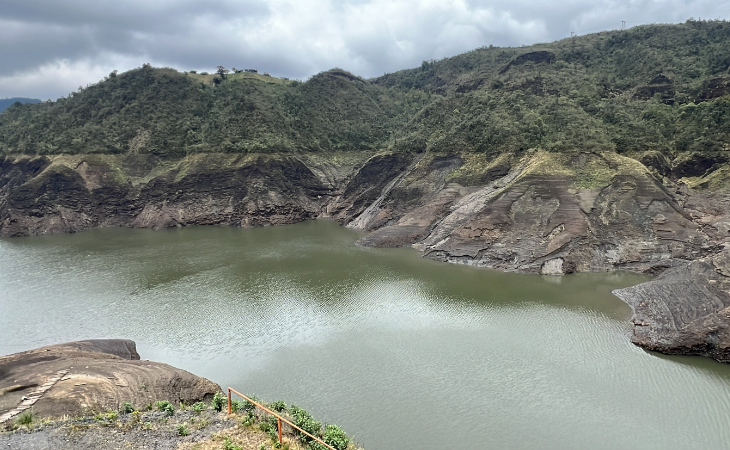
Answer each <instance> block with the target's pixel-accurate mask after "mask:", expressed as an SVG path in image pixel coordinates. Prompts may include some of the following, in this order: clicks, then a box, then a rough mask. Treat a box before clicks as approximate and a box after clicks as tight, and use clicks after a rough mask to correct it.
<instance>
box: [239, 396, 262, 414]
mask: <svg viewBox="0 0 730 450" xmlns="http://www.w3.org/2000/svg"><path fill="white" fill-rule="evenodd" d="M250 398H251V400H253V401H255V402H257V403H261V402H260V401H259V399H258V398H256V396H255V395H252V396H251V397H250ZM241 409H243V411H245V412H247V413H249V414H250V413H252V412H253V410H254V409H256V405H255V404H253V403H252V402H249V401H248V400H244V401H243V407H242V408H241Z"/></svg>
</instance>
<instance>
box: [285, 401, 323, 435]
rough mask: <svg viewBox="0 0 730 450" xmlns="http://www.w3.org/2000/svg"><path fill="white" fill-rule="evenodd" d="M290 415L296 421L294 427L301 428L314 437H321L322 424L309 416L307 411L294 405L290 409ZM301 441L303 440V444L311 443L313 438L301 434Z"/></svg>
mask: <svg viewBox="0 0 730 450" xmlns="http://www.w3.org/2000/svg"><path fill="white" fill-rule="evenodd" d="M289 413H290V414H291V415H292V418H293V419H294V420H293V422H294V425H296V426H298V427H299V428H301V429H302V430H304V431H306V432H307V433H309V434H311V435H313V436H320V435H321V433H322V424H321V423H320V422H317V421H316V420H314V418H313V417H312V415H311V414H309V413H308V412H307V411H305V410H303V409H302V408H300V407H298V406H296V405H292V406H291V408H289ZM299 439H300V440H302V442H310V441H311V440H312V438H310V437H309V436H307V435H306V434H302V433H300V434H299Z"/></svg>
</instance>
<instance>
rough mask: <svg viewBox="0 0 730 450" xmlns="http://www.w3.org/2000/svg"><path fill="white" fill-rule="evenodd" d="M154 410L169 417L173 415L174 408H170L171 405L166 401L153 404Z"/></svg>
mask: <svg viewBox="0 0 730 450" xmlns="http://www.w3.org/2000/svg"><path fill="white" fill-rule="evenodd" d="M155 408H156V409H157V410H158V411H162V412H164V413H165V414H167V415H168V416H170V417H172V416H174V415H175V407H174V406H172V403H170V402H168V401H167V400H160V401H157V402H155Z"/></svg>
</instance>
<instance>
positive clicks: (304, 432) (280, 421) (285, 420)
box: [228, 387, 337, 450]
mask: <svg viewBox="0 0 730 450" xmlns="http://www.w3.org/2000/svg"><path fill="white" fill-rule="evenodd" d="M231 393H234V394H236V395H238V396H239V397H241V398H243V399H244V400H246V401H247V402H249V403H252V404H254V405H256V407H257V408H259V409H261V410H263V411H266V412H267V413H269V414H271V415H272V416H274V417H276V418H277V419H278V428H279V430H278V431H279V444H283V442H282V440H281V424H282V422H283V423H285V424H287V425H289V426H290V427H292V428H294V429H295V430H298V431H299V432H300V433H302V434H305V435H307V436H309V437H310V438H312V439H313V440H315V441H317V442H319V443H320V444H322V445H324V446H325V447H327V448H328V449H330V450H337V449H336V448H334V447H332V446H331V445H329V444H327V443H326V442H324V441H323V440H322V439H320V438H318V437H317V436H313V435H311V434H309V433H307V432H306V431H304V430H302V429H301V428H299V427H298V426H296V425H294V424H293V423H291V422H290V421H288V420H287V419H285V418H283V417H281V415H279V414H277V413H275V412H274V411H272V410H270V409H269V408H267V407H266V406H264V405H262V404H261V403H258V402H256V401H254V400H251V399H250V398H248V397H246V396H245V395H243V394H241V393H240V392H238V391H237V390H235V389H233V388H230V387H229V388H228V414H231V412H232V411H231Z"/></svg>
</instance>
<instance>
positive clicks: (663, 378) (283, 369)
mask: <svg viewBox="0 0 730 450" xmlns="http://www.w3.org/2000/svg"><path fill="white" fill-rule="evenodd" d="M360 236H361V234H360V233H358V232H356V231H353V230H349V229H346V228H343V227H340V226H339V225H337V224H336V223H334V222H330V221H322V220H319V221H311V222H306V223H302V224H297V225H291V226H281V227H266V228H256V229H240V228H232V227H190V228H180V229H172V230H165V231H150V230H133V229H102V230H92V231H88V232H84V233H79V234H74V235H55V236H42V237H30V238H16V239H3V240H0V337H1V338H2V339H0V354H3V355H5V354H9V353H14V352H18V351H22V350H28V349H31V348H35V347H39V346H43V345H48V344H54V343H61V342H65V341H72V340H79V339H91V338H128V339H132V340H134V341H136V342H137V349H138V351H139V353H140V355H141V356H142V358H143V359H150V360H157V361H162V362H166V363H169V364H171V365H174V366H177V367H180V368H183V369H185V370H188V371H190V372H192V373H195V374H197V375H201V376H204V377H206V378H209V379H211V380H212V381H214V382H216V383H218V384H220V385H221V386H222V387H223V388H224V389H225V388H226V387H227V386H231V387H233V388H235V389H237V390H239V391H241V392H243V393H245V394H250V395H251V394H252V395H256V396H258V397H259V398H261V399H264V400H266V401H274V400H279V399H283V400H285V401H286V402H287V403H295V404H297V405H298V406H301V407H303V408H304V409H306V410H308V411H309V412H311V413H312V414H313V415H314V417H315V418H317V419H318V420H321V421H323V422H327V423H337V424H338V425H340V426H341V427H342V428H343V429H345V430H346V431H347V432H348V433H349V434H350V435H352V436H354V438H355V440H356V441H357V442H358V443H359V444H360V445H362V446H363V447H364V448H365V449H366V450H390V449H433V450H443V449H448V448H479V449H482V448H483V449H488V448H493V449H587V448H590V449H621V448H631V449H634V450H636V449H719V448H728V446H730V365H723V364H720V363H717V362H714V361H712V360H710V359H707V358H700V357H668V356H663V355H659V354H655V353H650V352H646V351H644V350H642V349H640V348H638V347H636V346H634V345H633V344H631V342H630V338H631V332H632V328H631V324H630V322H629V319H630V317H631V310H630V308H629V307H628V306H627V305H625V304H624V303H623V302H621V301H620V300H619V299H618V298H616V297H614V296H613V295H612V294H611V290H613V289H616V288H619V287H624V286H630V285H633V284H637V283H640V282H642V281H645V280H647V279H648V278H646V277H643V276H640V275H635V274H627V273H606V274H579V275H569V276H565V277H541V276H537V275H520V274H507V273H500V272H496V271H492V270H487V269H478V268H474V267H469V266H463V265H454V264H445V263H438V262H434V261H431V260H428V259H425V258H421V257H420V256H419V254H418V253H417V252H416V251H415V250H412V249H409V248H400V249H372V248H364V247H360V246H357V245H355V241H356V240H357V239H358V238H359V237H360Z"/></svg>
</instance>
